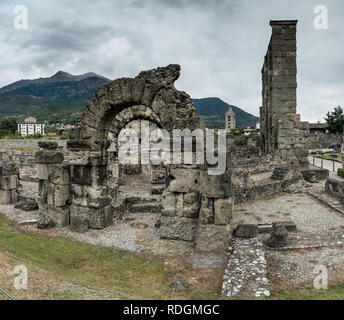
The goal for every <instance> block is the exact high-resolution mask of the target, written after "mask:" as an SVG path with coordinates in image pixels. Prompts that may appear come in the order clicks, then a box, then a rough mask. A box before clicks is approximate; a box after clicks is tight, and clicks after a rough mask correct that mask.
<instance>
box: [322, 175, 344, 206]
mask: <svg viewBox="0 0 344 320" xmlns="http://www.w3.org/2000/svg"><path fill="white" fill-rule="evenodd" d="M325 190H326V192H327V193H329V194H333V195H335V196H337V197H339V198H340V200H341V203H344V179H343V178H341V177H338V175H337V174H336V173H335V172H330V174H329V177H328V179H327V181H326V186H325Z"/></svg>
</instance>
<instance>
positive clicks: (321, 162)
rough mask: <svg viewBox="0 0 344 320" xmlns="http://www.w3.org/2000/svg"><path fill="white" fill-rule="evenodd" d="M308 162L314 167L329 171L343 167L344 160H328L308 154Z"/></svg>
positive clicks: (335, 170)
mask: <svg viewBox="0 0 344 320" xmlns="http://www.w3.org/2000/svg"><path fill="white" fill-rule="evenodd" d="M309 163H310V164H311V165H313V166H315V167H319V168H321V169H327V170H329V171H331V172H337V171H338V169H339V168H343V169H344V160H343V161H339V160H334V159H332V160H329V159H324V158H316V157H313V156H309Z"/></svg>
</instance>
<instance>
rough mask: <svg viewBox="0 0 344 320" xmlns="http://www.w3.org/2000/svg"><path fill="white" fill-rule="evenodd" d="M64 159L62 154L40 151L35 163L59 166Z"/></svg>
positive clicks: (37, 153)
mask: <svg viewBox="0 0 344 320" xmlns="http://www.w3.org/2000/svg"><path fill="white" fill-rule="evenodd" d="M63 159H64V156H63V153H62V152H57V151H51V150H40V151H37V152H36V155H35V161H36V163H46V164H58V163H61V162H62V161H63Z"/></svg>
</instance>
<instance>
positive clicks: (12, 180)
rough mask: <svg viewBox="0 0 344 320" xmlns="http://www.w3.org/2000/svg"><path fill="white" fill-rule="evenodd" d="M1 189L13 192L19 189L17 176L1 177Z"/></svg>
mask: <svg viewBox="0 0 344 320" xmlns="http://www.w3.org/2000/svg"><path fill="white" fill-rule="evenodd" d="M0 188H1V189H2V190H13V189H16V188H17V175H10V176H0Z"/></svg>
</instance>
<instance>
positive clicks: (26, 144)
mask: <svg viewBox="0 0 344 320" xmlns="http://www.w3.org/2000/svg"><path fill="white" fill-rule="evenodd" d="M39 141H52V140H44V139H42V140H30V139H22V140H8V139H0V149H15V148H18V149H28V148H29V149H31V148H36V149H39V147H38V142H39ZM53 141H54V142H56V143H57V144H58V146H59V147H65V146H66V145H67V141H66V140H53Z"/></svg>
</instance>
